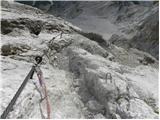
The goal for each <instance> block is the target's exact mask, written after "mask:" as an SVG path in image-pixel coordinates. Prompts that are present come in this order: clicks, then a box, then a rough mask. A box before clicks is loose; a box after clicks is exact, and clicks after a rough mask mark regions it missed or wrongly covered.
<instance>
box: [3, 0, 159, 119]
mask: <svg viewBox="0 0 160 120" xmlns="http://www.w3.org/2000/svg"><path fill="white" fill-rule="evenodd" d="M71 3H72V2H71ZM80 3H81V2H80ZM34 4H35V3H34ZM39 4H40V3H39ZM72 4H77V2H73V3H72ZM87 4H88V5H89V4H90V3H88V2H87ZM87 4H85V5H87ZM107 4H110V5H111V3H110V2H109V3H108V2H107ZM35 5H36V4H35ZM47 5H48V3H47V4H46V6H47ZM49 5H50V2H49ZM61 5H63V4H60V6H61ZM68 5H70V3H68ZM95 5H96V4H95ZM114 5H115V4H114ZM127 5H128V4H127ZM129 5H130V2H129ZM104 6H105V4H104ZM147 6H148V4H147ZM100 8H101V6H100ZM89 9H90V8H89ZM146 18H148V19H144V21H146V22H147V23H148V24H144V25H143V24H140V25H141V26H143V27H142V28H137V29H141V31H143V32H145V31H146V30H145V29H147V28H148V27H149V25H150V24H152V26H153V24H154V22H153V23H152V22H148V20H149V19H150V18H149V16H148V17H146ZM149 21H150V20H149ZM142 23H143V22H142ZM109 24H110V23H109ZM116 24H119V23H116ZM112 25H113V24H112ZM116 28H117V27H116ZM153 30H154V28H153ZM77 31H79V32H77ZM82 32H83V34H82ZM143 32H142V33H143ZM149 32H150V31H149ZM59 34H62V35H61V36H58V37H56V36H57V35H59ZM120 34H121V33H120ZM150 34H152V33H150ZM112 35H113V34H112V33H109V36H112ZM112 37H113V36H112ZM116 37H117V35H114V38H116ZM118 38H119V39H120V37H117V39H118ZM125 39H126V38H125ZM125 39H122V41H124V40H125ZM155 39H156V38H155ZM1 40H2V44H1V66H2V69H1V74H2V79H1V81H2V86H1V89H0V93H1V96H3V97H2V98H1V101H2V102H1V109H0V113H2V112H3V110H5V108H6V106H7V105H8V103H9V102H10V100H11V99H12V97H13V96H14V94H15V92H16V91H17V89H18V87H19V86H20V84H21V83H22V82H23V80H24V78H25V76H26V75H27V73H28V72H29V70H30V68H31V67H32V65H33V64H34V63H35V61H34V58H35V57H36V56H37V55H43V54H44V56H43V61H42V63H41V65H40V68H41V69H42V71H43V76H44V80H45V83H46V86H47V91H48V97H49V100H50V104H51V118H60V119H63V118H94V119H98V118H99V119H100V118H133V119H136V118H153V119H154V118H158V115H159V107H158V96H159V94H158V87H159V86H158V67H157V66H158V64H159V62H158V61H157V60H156V59H155V58H154V57H152V56H151V55H150V54H148V53H145V52H142V51H139V50H137V49H134V48H130V49H127V50H126V49H124V48H122V47H119V46H116V45H114V44H112V43H108V41H106V40H105V39H103V38H101V37H100V36H98V35H96V34H88V33H85V31H83V30H81V29H80V28H78V27H76V26H74V25H72V24H71V23H69V22H67V21H66V20H65V19H62V18H59V17H56V16H54V15H50V14H47V13H45V12H44V11H42V10H40V9H37V8H34V7H31V6H28V5H24V4H20V3H16V2H7V1H3V2H2V19H1ZM115 40H116V39H115ZM126 41H128V39H126ZM102 43H103V44H102ZM120 43H122V42H120ZM122 46H123V45H122ZM35 85H36V86H37V87H36V86H35ZM38 90H40V86H39V83H38V79H37V76H36V75H34V76H33V79H30V80H29V82H28V83H27V86H26V87H25V89H24V90H23V92H22V94H21V95H20V97H19V98H18V100H17V102H16V104H15V106H14V108H13V110H12V111H11V112H10V114H9V115H8V116H7V118H46V104H45V101H42V99H41V96H40V94H39V91H38Z"/></svg>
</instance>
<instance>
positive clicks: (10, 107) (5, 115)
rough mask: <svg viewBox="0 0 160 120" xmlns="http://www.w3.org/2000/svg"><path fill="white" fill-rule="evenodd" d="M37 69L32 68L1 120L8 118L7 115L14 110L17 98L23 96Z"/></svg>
mask: <svg viewBox="0 0 160 120" xmlns="http://www.w3.org/2000/svg"><path fill="white" fill-rule="evenodd" d="M35 67H36V66H32V69H31V70H30V72H29V73H28V75H27V76H26V78H25V79H24V81H23V83H22V84H21V86H20V87H19V89H18V91H17V92H16V94H15V95H14V97H13V98H12V100H11V102H10V103H9V104H8V106H7V108H6V109H5V111H4V112H3V113H2V115H1V119H5V118H6V117H7V115H8V113H9V112H10V111H11V110H12V108H13V106H14V104H15V102H16V100H17V98H18V97H19V95H20V94H21V92H22V90H23V89H24V87H25V86H26V84H27V82H28V80H29V79H30V78H31V75H33V73H34V71H35Z"/></svg>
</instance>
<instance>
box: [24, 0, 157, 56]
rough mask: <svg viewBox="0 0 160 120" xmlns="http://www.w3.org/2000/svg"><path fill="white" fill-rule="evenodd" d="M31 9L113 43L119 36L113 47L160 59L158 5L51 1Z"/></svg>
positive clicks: (129, 2) (130, 2) (39, 3)
mask: <svg viewBox="0 0 160 120" xmlns="http://www.w3.org/2000/svg"><path fill="white" fill-rule="evenodd" d="M23 3H25V4H29V3H28V2H23ZM32 6H34V7H37V8H39V9H42V10H44V11H45V12H47V13H50V14H53V15H56V16H60V17H62V18H64V19H66V20H67V21H69V22H71V23H73V24H75V25H76V26H78V27H80V28H82V29H83V30H84V31H88V32H95V33H98V34H101V35H103V37H104V38H105V39H106V40H109V41H111V42H112V39H113V36H112V35H115V34H116V35H118V36H119V37H121V38H122V39H121V41H119V40H120V39H117V40H116V41H115V40H114V44H116V45H118V46H121V47H123V48H126V46H129V47H133V48H137V49H140V50H142V51H145V52H148V53H150V54H151V55H152V56H154V57H156V59H158V57H159V50H158V47H159V46H158V44H159V40H158V38H159V35H158V33H159V28H158V26H159V17H158V15H159V11H158V9H159V6H158V1H157V2H156V1H155V2H153V1H139V2H138V1H126V2H124V1H114V2H113V1H110V2H107V1H106V2H105V1H101V2H98V1H94V2H89V1H81V2H75V1H74V2H65V1H55V2H49V1H48V2H34V4H32ZM124 39H125V40H127V41H126V42H124V41H125V40H124ZM120 42H121V43H122V44H125V46H123V45H122V44H119V43H120Z"/></svg>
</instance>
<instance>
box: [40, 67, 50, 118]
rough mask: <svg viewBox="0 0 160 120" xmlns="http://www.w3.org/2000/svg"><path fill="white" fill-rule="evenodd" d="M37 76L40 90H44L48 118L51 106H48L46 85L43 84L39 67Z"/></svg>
mask: <svg viewBox="0 0 160 120" xmlns="http://www.w3.org/2000/svg"><path fill="white" fill-rule="evenodd" d="M37 76H38V79H39V83H40V86H41V87H42V90H43V92H44V96H45V99H46V109H47V119H50V118H51V117H50V114H51V107H50V103H49V98H48V92H47V87H46V85H45V82H44V79H43V73H42V71H41V69H40V68H39V70H37Z"/></svg>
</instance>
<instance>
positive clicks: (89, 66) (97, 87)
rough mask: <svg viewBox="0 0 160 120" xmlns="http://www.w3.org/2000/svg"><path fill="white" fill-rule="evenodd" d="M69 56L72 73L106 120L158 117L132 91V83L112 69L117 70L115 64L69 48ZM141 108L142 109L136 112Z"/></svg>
mask: <svg viewBox="0 0 160 120" xmlns="http://www.w3.org/2000/svg"><path fill="white" fill-rule="evenodd" d="M69 56H70V64H69V66H70V68H71V70H72V71H73V72H74V73H75V74H76V75H78V76H79V77H82V78H83V79H84V81H85V83H86V86H87V89H88V91H89V92H90V93H91V94H92V95H93V96H94V97H95V98H96V99H98V101H99V102H100V103H101V104H103V105H104V106H105V109H106V113H105V116H106V117H107V118H118V117H117V116H120V117H121V118H139V117H140V118H145V117H147V118H157V115H156V114H155V113H154V111H153V110H152V108H151V107H150V106H148V105H147V104H146V103H145V101H143V100H141V98H140V97H139V95H138V94H137V93H136V91H134V89H133V86H134V85H132V82H131V81H128V80H127V79H126V78H125V77H123V76H122V75H120V74H117V73H116V72H115V71H114V70H115V69H116V68H115V67H113V66H116V67H118V66H119V65H118V64H113V63H110V62H109V61H107V60H105V59H104V58H101V57H96V56H93V55H91V54H90V53H88V52H87V51H85V50H82V49H78V48H77V49H70V50H69ZM111 64H112V65H111ZM109 65H111V66H112V68H110V67H109ZM107 66H108V67H107ZM107 72H109V73H111V74H112V78H113V79H112V82H111V81H109V82H108V81H107V80H106V73H107ZM133 106H136V107H134V108H133ZM142 106H143V107H144V109H139V107H140V108H141V107H142ZM90 107H91V108H92V107H93V105H92V104H91V105H90ZM92 109H93V108H92ZM140 114H142V115H140Z"/></svg>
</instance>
